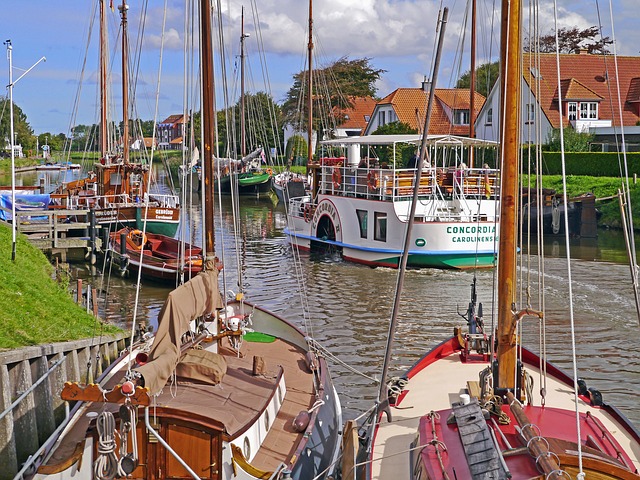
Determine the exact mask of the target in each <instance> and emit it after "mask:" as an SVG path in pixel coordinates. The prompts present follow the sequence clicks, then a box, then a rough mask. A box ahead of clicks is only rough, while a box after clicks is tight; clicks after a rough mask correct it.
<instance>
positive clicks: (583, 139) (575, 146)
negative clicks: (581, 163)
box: [544, 127, 594, 152]
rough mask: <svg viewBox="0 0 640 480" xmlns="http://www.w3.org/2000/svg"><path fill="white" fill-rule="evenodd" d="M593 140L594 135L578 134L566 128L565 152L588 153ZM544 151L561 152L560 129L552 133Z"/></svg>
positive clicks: (555, 129)
mask: <svg viewBox="0 0 640 480" xmlns="http://www.w3.org/2000/svg"><path fill="white" fill-rule="evenodd" d="M593 138H594V135H593V134H590V133H580V132H576V131H575V130H574V129H573V128H570V127H567V128H564V150H565V152H588V151H589V145H590V144H591V142H592V141H593ZM544 150H546V151H548V152H559V151H560V129H559V128H554V129H553V130H552V131H551V133H550V134H549V138H548V139H547V145H546V146H545V148H544Z"/></svg>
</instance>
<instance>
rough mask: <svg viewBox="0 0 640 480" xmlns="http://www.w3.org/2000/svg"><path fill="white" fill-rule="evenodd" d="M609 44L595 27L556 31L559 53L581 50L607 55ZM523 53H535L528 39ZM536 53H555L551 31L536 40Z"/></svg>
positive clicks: (607, 39) (553, 36)
mask: <svg viewBox="0 0 640 480" xmlns="http://www.w3.org/2000/svg"><path fill="white" fill-rule="evenodd" d="M598 37H599V38H598ZM611 43H613V42H612V40H611V39H610V38H609V37H601V36H600V30H599V29H598V27H596V26H595V25H594V26H593V27H588V28H584V29H582V30H581V29H580V28H578V27H570V28H569V27H564V28H561V29H559V30H558V50H559V52H560V53H577V52H578V51H580V50H582V49H586V50H587V52H588V53H593V54H603V53H609V49H608V48H607V46H608V45H611ZM524 51H525V52H529V51H536V48H535V47H534V46H533V42H532V41H529V39H527V40H526V41H525V42H524ZM538 51H540V52H541V53H556V35H555V32H553V31H551V33H548V34H547V35H543V36H541V37H540V38H539V39H538Z"/></svg>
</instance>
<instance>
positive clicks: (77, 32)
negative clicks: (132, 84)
mask: <svg viewBox="0 0 640 480" xmlns="http://www.w3.org/2000/svg"><path fill="white" fill-rule="evenodd" d="M106 1H107V2H108V1H109V0H106ZM113 1H114V3H115V4H116V5H115V7H116V8H115V9H114V10H115V11H114V12H111V11H108V23H109V28H110V31H111V33H110V40H109V42H110V46H111V47H113V46H114V45H115V44H116V43H117V39H116V35H117V26H118V24H119V22H120V17H119V14H118V9H117V5H118V4H119V3H121V0H113ZM129 1H130V4H129V32H130V33H129V35H130V44H131V45H132V48H134V47H135V45H136V44H137V43H138V38H140V37H141V38H142V39H143V40H142V48H141V49H140V50H139V54H136V56H139V59H140V60H139V62H135V63H138V64H139V67H137V68H136V72H138V73H137V77H136V85H137V89H136V95H135V109H136V116H137V117H139V118H141V119H143V120H152V119H154V118H157V120H158V121H162V120H163V119H164V118H166V117H167V116H169V115H171V114H176V113H181V112H182V111H183V108H184V107H183V105H184V104H185V100H184V99H185V98H187V99H190V98H191V97H192V94H189V93H187V94H185V88H184V84H185V81H184V78H185V74H184V72H185V70H186V71H187V72H193V71H195V68H196V67H194V66H192V65H191V64H190V63H189V62H187V64H186V65H187V67H185V54H184V51H185V47H184V44H185V42H184V39H185V26H184V25H185V13H184V12H185V3H189V2H185V1H184V0H149V1H148V3H147V6H146V13H145V14H144V15H142V9H143V5H144V3H143V1H142V0H129ZM97 3H98V0H62V1H51V0H0V4H1V5H2V15H0V39H1V40H2V41H3V42H4V41H5V40H11V43H12V46H13V50H12V60H13V66H14V68H13V79H14V80H15V79H16V78H18V77H19V76H20V75H22V73H23V72H24V71H25V70H26V69H28V68H29V67H31V66H32V65H33V64H34V63H36V62H37V61H38V59H40V58H41V57H43V56H44V57H46V62H42V63H40V64H38V65H37V66H36V67H35V68H34V69H33V70H31V71H30V72H29V73H27V74H26V75H25V76H24V77H23V78H22V79H20V80H19V81H18V82H17V83H16V84H15V85H14V89H13V98H14V102H15V103H16V104H17V105H19V106H20V108H22V110H23V111H24V112H25V113H26V115H27V118H28V121H29V123H30V125H31V127H32V128H33V130H34V132H35V133H36V134H41V133H45V132H51V133H54V134H57V133H60V132H62V133H68V132H69V131H70V128H71V126H72V125H78V124H93V123H96V122H97V120H98V114H97V103H98V102H97V83H96V78H97V58H98V53H97V52H98V50H97V49H98V47H97V40H96V39H97V28H98V27H97V23H98V22H97V14H96V13H95V12H96V5H97ZM214 3H218V2H214ZM219 3H220V10H219V11H218V10H217V7H216V9H215V10H216V15H217V16H218V18H221V19H222V24H223V34H224V39H225V42H224V43H225V45H226V47H225V51H226V52H227V53H226V55H227V62H226V64H227V78H229V80H228V82H227V85H228V90H229V91H230V93H229V96H230V98H231V99H232V103H234V102H235V99H237V92H238V89H237V87H234V85H235V84H236V83H235V81H234V80H233V79H234V78H236V79H237V77H238V74H237V65H238V64H239V60H238V56H239V48H240V47H239V44H240V25H241V21H240V19H241V11H242V7H244V10H245V32H246V33H248V34H249V37H248V38H247V40H246V42H245V47H246V65H247V67H246V71H247V74H246V75H245V78H247V87H246V89H247V91H250V92H251V91H254V92H255V91H266V92H268V93H270V94H271V95H272V96H273V98H274V100H275V101H276V102H278V103H281V102H282V101H283V100H284V98H285V96H286V93H287V91H288V90H289V88H290V87H291V85H292V83H293V79H292V76H293V75H294V74H295V73H297V72H300V71H301V70H303V69H304V68H305V58H306V55H307V36H308V24H309V20H308V15H309V11H308V7H309V4H308V2H306V1H305V0H260V1H258V2H256V0H244V1H242V0H220V1H219ZM499 4H500V1H499V0H477V12H478V23H477V25H478V27H477V37H478V41H477V44H478V47H477V62H478V64H480V63H482V62H484V61H487V60H495V59H496V58H497V52H498V38H499V34H498V32H499V22H500V19H499ZM557 4H558V12H557V16H558V25H559V27H573V26H577V27H580V28H586V27H590V26H592V25H598V24H601V25H602V29H603V33H604V35H605V36H609V37H613V35H612V22H611V18H610V15H609V12H610V11H613V17H614V18H613V29H614V31H615V38H616V44H615V48H616V51H617V53H618V54H621V55H638V54H640V52H639V50H640V29H639V28H638V21H639V20H640V18H639V17H640V11H639V10H638V8H637V0H611V3H609V1H607V2H604V1H600V0H594V1H586V0H573V1H571V0H557ZM441 5H444V6H446V7H448V8H449V22H448V25H447V28H446V35H445V42H444V48H443V56H442V61H441V67H440V71H439V73H438V86H439V87H442V88H448V87H453V86H454V85H455V81H456V79H457V78H458V77H459V76H460V75H461V74H462V73H464V72H465V71H467V70H469V54H468V47H467V46H466V45H468V43H469V33H468V30H469V29H468V27H467V26H466V25H467V22H466V21H465V18H466V15H465V13H466V11H467V10H468V5H467V0H464V1H462V0H456V1H444V0H443V2H441V1H433V0H357V1H356V0H316V1H315V2H314V4H313V31H314V58H315V59H314V63H315V64H317V65H320V66H326V65H328V64H330V63H331V62H333V61H335V60H337V59H339V58H342V57H345V56H346V57H348V58H349V59H356V58H363V57H367V58H370V59H371V60H370V64H371V66H372V67H373V68H376V69H383V70H385V73H383V74H382V75H381V78H380V80H379V81H378V82H377V84H376V88H377V95H378V96H379V97H384V96H385V95H387V94H389V93H391V92H392V91H393V90H395V89H396V88H400V87H419V86H420V82H421V81H422V80H423V79H424V77H425V76H427V77H431V75H432V72H431V64H432V58H433V52H434V48H435V38H436V23H437V18H438V12H439V11H440V8H441ZM494 6H495V10H494ZM524 9H525V17H528V13H527V12H528V11H529V9H530V7H529V4H528V3H526V2H524ZM537 11H538V17H539V19H540V22H539V23H540V25H542V27H541V31H542V33H543V34H545V33H551V31H552V28H553V25H554V13H553V12H554V5H553V2H549V1H543V0H540V2H539V6H538V7H537ZM598 11H599V12H600V16H598ZM141 18H144V19H145V22H144V35H142V36H141V35H139V31H141V25H142V22H140V19H141ZM92 19H95V21H93V22H92ZM92 24H93V27H92ZM187 24H188V23H187ZM524 24H525V25H526V24H528V20H527V19H526V18H525V20H524ZM163 25H164V34H163ZM187 31H189V28H187ZM90 32H92V33H91V34H90ZM525 36H527V34H526V33H525ZM187 37H189V35H187ZM163 40H164V41H163ZM460 45H464V46H465V48H464V51H463V53H462V54H461V53H460V50H461V47H460ZM161 46H163V48H162V49H161ZM2 48H3V49H4V50H5V52H6V46H5V45H3V46H2ZM161 52H162V54H161ZM118 55H119V54H118ZM161 57H162V62H160V58H161ZM187 57H189V56H187ZM216 69H217V72H221V68H220V67H219V66H218V67H216ZM119 72H120V66H119V60H114V63H113V73H112V75H111V78H112V83H113V84H114V87H113V93H112V103H110V104H111V105H112V107H111V109H112V113H111V114H110V116H111V118H114V120H116V121H119V120H120V119H121V106H120V104H121V94H120V93H117V91H118V90H119V89H120V86H119V82H120V81H121V75H120V73H119ZM264 72H266V73H264ZM639 76H640V72H639ZM81 78H83V80H82V81H80V80H81ZM158 79H160V80H159V85H160V86H159V87H158ZM0 81H2V82H3V84H4V85H5V86H6V85H8V84H9V61H8V58H6V57H5V58H4V61H0ZM222 84H223V82H221V81H219V83H218V87H219V88H221V85H222ZM187 90H189V89H187ZM189 91H193V87H192V88H191V90H189ZM2 94H3V95H6V94H8V89H5V91H4V92H2ZM156 98H157V99H158V101H157V102H156ZM218 98H219V99H221V98H222V95H218ZM196 102H197V101H192V100H188V101H187V102H186V103H187V104H191V105H192V104H195V103H196ZM156 103H157V107H156ZM192 106H193V105H192ZM222 107H223V104H221V101H218V108H222ZM156 112H157V114H156ZM0 114H2V112H0Z"/></svg>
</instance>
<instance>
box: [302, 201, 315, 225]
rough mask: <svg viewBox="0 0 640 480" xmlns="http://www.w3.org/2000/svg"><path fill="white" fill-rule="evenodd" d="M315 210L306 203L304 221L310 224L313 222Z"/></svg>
mask: <svg viewBox="0 0 640 480" xmlns="http://www.w3.org/2000/svg"><path fill="white" fill-rule="evenodd" d="M314 213H315V212H314V209H313V207H312V206H311V204H310V203H305V204H304V210H303V215H304V221H305V222H307V223H309V222H310V221H311V219H312V218H313V214H314Z"/></svg>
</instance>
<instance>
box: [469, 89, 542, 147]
mask: <svg viewBox="0 0 640 480" xmlns="http://www.w3.org/2000/svg"><path fill="white" fill-rule="evenodd" d="M499 83H500V79H498V81H497V82H496V83H495V85H494V86H493V88H492V89H491V92H490V93H489V96H488V98H487V101H486V102H485V104H484V106H483V107H482V110H480V113H479V115H478V118H477V120H476V137H477V138H481V139H483V140H490V141H493V142H498V141H500V117H501V115H500V88H499ZM521 89H522V98H521V100H520V117H521V120H520V122H521V125H520V129H521V130H520V131H521V132H522V136H523V138H522V143H537V140H536V121H537V122H539V125H540V140H541V142H542V143H546V141H547V139H548V138H549V135H550V133H551V131H552V130H553V128H552V127H551V123H550V122H549V119H548V118H547V117H546V115H545V114H544V113H543V112H542V109H541V108H540V107H539V105H538V103H537V101H536V99H535V96H534V95H533V93H532V92H531V89H530V88H529V85H528V84H527V82H525V80H524V78H523V79H522V82H521ZM529 103H534V104H535V108H536V110H537V113H536V119H535V120H534V121H528V119H527V118H526V117H527V104H529ZM489 108H491V109H493V120H492V122H491V123H488V122H487V116H488V111H489Z"/></svg>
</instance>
